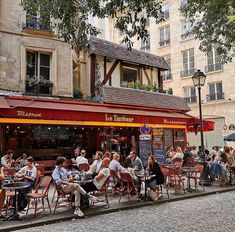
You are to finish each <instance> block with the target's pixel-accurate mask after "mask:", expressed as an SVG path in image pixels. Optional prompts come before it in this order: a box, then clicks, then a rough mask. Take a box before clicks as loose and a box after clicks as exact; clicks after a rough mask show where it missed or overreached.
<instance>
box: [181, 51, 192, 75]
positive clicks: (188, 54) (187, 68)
mask: <svg viewBox="0 0 235 232" xmlns="http://www.w3.org/2000/svg"><path fill="white" fill-rule="evenodd" d="M182 56H183V71H181V72H180V76H181V77H186V76H192V75H193V74H194V72H195V68H194V49H189V50H185V51H183V52H182Z"/></svg>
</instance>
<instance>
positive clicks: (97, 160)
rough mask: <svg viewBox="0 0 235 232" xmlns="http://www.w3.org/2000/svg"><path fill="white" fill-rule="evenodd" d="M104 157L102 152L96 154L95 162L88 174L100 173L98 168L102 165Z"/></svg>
mask: <svg viewBox="0 0 235 232" xmlns="http://www.w3.org/2000/svg"><path fill="white" fill-rule="evenodd" d="M102 156H103V153H102V152H101V151H97V152H96V153H95V160H94V161H93V163H92V165H91V166H90V169H89V171H88V173H92V174H96V173H98V167H99V165H100V164H101V163H102Z"/></svg>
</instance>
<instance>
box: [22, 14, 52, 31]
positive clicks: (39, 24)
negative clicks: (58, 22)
mask: <svg viewBox="0 0 235 232" xmlns="http://www.w3.org/2000/svg"><path fill="white" fill-rule="evenodd" d="M25 28H32V29H37V30H44V31H52V24H51V22H50V21H43V20H42V18H40V17H36V16H28V15H27V16H26V23H25V24H23V29H25Z"/></svg>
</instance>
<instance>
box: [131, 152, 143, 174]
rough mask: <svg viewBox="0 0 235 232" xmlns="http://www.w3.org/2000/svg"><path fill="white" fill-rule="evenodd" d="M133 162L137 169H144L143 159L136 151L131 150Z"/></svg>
mask: <svg viewBox="0 0 235 232" xmlns="http://www.w3.org/2000/svg"><path fill="white" fill-rule="evenodd" d="M129 157H130V158H131V164H132V167H133V168H134V170H135V171H142V170H143V169H144V166H143V163H142V160H141V159H140V158H139V157H138V156H137V154H136V151H131V152H130V156H129Z"/></svg>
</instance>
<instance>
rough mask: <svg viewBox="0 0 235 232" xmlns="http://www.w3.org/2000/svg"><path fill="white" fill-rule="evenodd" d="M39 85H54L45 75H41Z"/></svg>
mask: <svg viewBox="0 0 235 232" xmlns="http://www.w3.org/2000/svg"><path fill="white" fill-rule="evenodd" d="M39 85H41V86H46V87H52V86H53V83H52V82H51V81H50V80H47V79H45V78H43V77H40V80H39Z"/></svg>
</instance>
